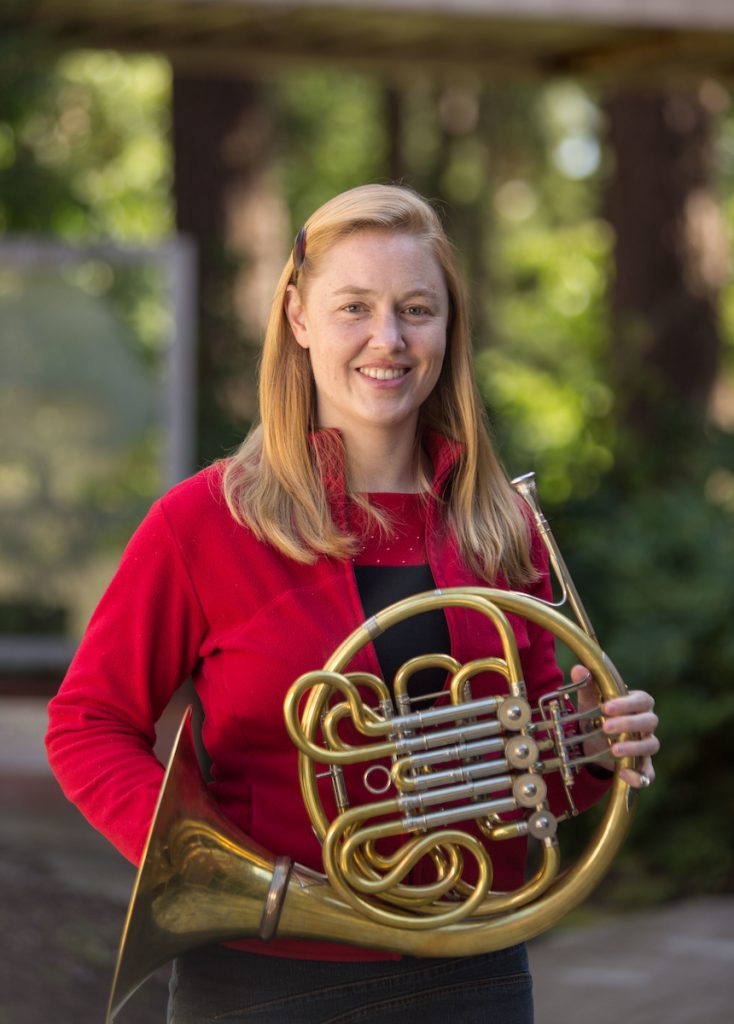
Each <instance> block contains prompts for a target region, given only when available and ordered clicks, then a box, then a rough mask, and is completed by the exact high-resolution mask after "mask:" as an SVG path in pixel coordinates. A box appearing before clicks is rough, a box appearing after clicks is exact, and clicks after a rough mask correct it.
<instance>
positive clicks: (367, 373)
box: [48, 185, 658, 1024]
mask: <svg viewBox="0 0 734 1024" xmlns="http://www.w3.org/2000/svg"><path fill="white" fill-rule="evenodd" d="M260 410H261V423H260V425H259V426H258V427H256V428H255V429H254V430H253V431H252V432H251V433H250V435H249V436H248V438H247V439H246V440H245V442H244V443H243V445H242V447H241V448H240V450H239V451H238V452H237V454H236V455H235V456H234V457H233V458H232V459H230V460H225V461H224V462H223V463H221V464H218V465H215V466H213V467H210V468H209V469H206V470H204V471H203V472H201V473H199V474H197V475H196V476H194V477H193V478H191V479H190V480H188V481H185V482H184V483H182V484H180V485H179V486H178V487H176V488H174V489H173V490H172V491H171V492H169V493H168V494H167V495H165V496H164V497H163V498H162V499H161V500H160V501H159V502H157V503H156V504H155V505H154V506H153V508H152V509H151V511H150V513H149V514H148V516H147V517H146V519H145V520H144V522H143V524H142V525H141V527H140V528H139V530H138V531H137V532H136V534H135V535H134V537H133V538H132V540H131V542H130V544H129V546H128V548H127V550H126V552H125V555H124V556H123V559H122V562H121V565H120V568H119V570H118V572H117V574H116V575H115V577H114V579H113V580H112V583H111V584H110V587H109V589H108V590H107V592H106V594H105V595H104V597H103V599H102V601H101V603H100V605H99V607H98V609H97V611H96V612H95V615H94V617H93V618H92V621H91V623H90V625H89V628H88V630H87V633H86V635H85V637H84V640H83V642H82V644H81V647H80V650H79V652H78V654H77V657H76V658H75V660H74V663H73V664H72V666H71V668H70V670H69V673H68V676H67V678H66V679H65V681H64V684H63V686H62V688H61V690H60V692H59V694H58V696H57V697H56V698H55V699H54V700H53V701H52V703H51V706H50V728H49V733H48V750H49V756H50V760H51V763H52V766H53V767H54V770H55V771H56V773H57V775H58V777H59V779H60V781H61V784H62V786H63V788H64V790H65V792H66V793H67V795H68V796H69V798H70V799H72V800H73V801H74V802H75V803H77V804H78V806H79V807H80V808H81V810H82V811H83V812H84V813H85V814H86V815H87V817H88V818H89V820H90V821H91V822H92V823H93V825H94V826H95V827H96V828H98V829H99V830H100V831H102V832H104V833H105V834H106V835H107V836H108V837H109V838H110V840H111V841H112V842H113V843H115V845H116V846H117V847H118V848H119V849H120V850H121V851H122V852H123V853H124V854H125V855H126V856H127V857H129V858H130V859H131V860H132V861H134V862H136V863H137V862H138V861H139V859H140V856H141V851H142V849H143V846H144V842H145V837H146V834H147V829H148V826H149V823H150V820H151V816H152V813H153V809H154V806H155V802H156V798H157V794H158V790H159V787H160V783H161V779H162V773H163V769H162V766H161V765H160V764H159V763H158V762H157V760H156V759H155V758H154V756H153V753H152V745H153V741H154V737H155V732H154V724H155V722H156V720H157V719H158V718H159V716H160V714H161V713H162V711H163V709H164V708H165V706H166V704H167V703H168V701H169V700H170V699H171V697H172V695H173V693H174V692H175V690H176V688H177V687H178V686H179V685H180V684H181V683H182V682H183V680H185V679H186V678H187V677H188V676H192V677H193V680H194V684H195V686H196V689H197V691H198V694H199V697H200V699H201V703H202V706H203V710H204V715H205V720H204V725H203V734H202V736H203V742H204V745H205V747H206V749H207V752H208V754H209V756H210V758H211V760H212V779H213V781H212V783H211V792H212V793H213V795H214V796H215V798H216V799H217V801H218V803H219V805H220V806H221V808H222V810H223V811H224V813H225V814H226V815H227V816H228V817H229V818H231V819H232V820H233V821H234V822H235V823H236V824H237V825H239V826H240V827H241V828H242V829H243V831H244V832H246V833H247V834H249V835H250V836H252V837H253V838H254V839H255V840H257V841H258V842H259V843H261V844H262V845H263V846H264V847H266V848H267V849H268V850H270V851H271V852H272V853H274V854H287V855H288V856H290V857H291V858H292V859H293V860H295V861H297V862H299V863H301V864H304V865H306V866H310V867H313V868H314V869H316V870H319V869H320V868H321V856H320V847H319V844H318V843H317V842H316V840H315V838H314V836H313V834H312V830H311V827H310V823H309V821H308V818H307V816H306V813H305V811H304V809H303V806H302V803H301V800H300V795H299V792H298V786H297V770H296V754H295V750H294V748H293V747H292V745H291V744H290V742H289V740H288V738H287V736H286V733H285V729H284V726H283V715H282V703H283V697H284V694H285V692H286V690H287V688H288V687H289V685H290V684H291V683H292V682H293V681H294V680H295V679H296V678H297V677H298V676H300V675H301V674H302V673H303V672H304V671H307V670H310V669H314V668H318V667H320V666H321V665H323V664H324V662H325V661H326V659H327V657H328V656H329V655H330V654H331V652H332V651H333V650H334V648H335V647H336V646H337V645H338V644H339V643H340V642H341V641H342V640H343V639H344V638H345V637H346V636H347V635H348V634H349V633H351V632H352V631H353V630H354V629H355V628H356V627H357V626H358V625H359V623H360V622H362V621H363V620H364V618H365V617H366V615H369V614H371V613H372V612H373V611H375V610H376V609H378V608H379V607H381V606H383V605H385V604H387V603H390V602H391V601H393V600H395V599H397V598H398V597H401V596H404V595H406V594H409V593H414V592H418V591H422V590H426V589H432V588H433V587H436V586H438V587H452V586H467V585H485V586H486V585H487V583H488V582H489V583H490V584H492V585H496V586H500V587H512V588H514V589H523V590H526V591H527V592H528V593H531V594H534V595H536V596H548V595H549V593H550V584H549V580H548V575H547V570H546V565H545V560H544V557H543V553H542V545H541V544H540V542H539V540H538V538H537V537H536V536H534V535H533V534H532V531H531V530H530V529H529V527H528V522H527V519H526V516H525V515H524V513H523V511H522V509H521V508H520V506H519V504H518V501H517V499H516V497H515V495H514V492H513V491H512V488H511V487H510V485H509V484H508V483H507V481H506V479H505V477H504V476H503V474H502V471H501V469H500V467H499V464H498V461H497V458H496V456H495V454H494V451H493V449H492V446H491V443H490V441H489V438H488V434H487V431H486V428H485V424H484V422H483V419H482V415H481V412H480V403H479V401H478V398H477V394H476V391H475V386H474V382H473V375H472V364H471V346H470V340H469V334H468V328H467V322H466V314H465V305H464V299H463V296H462V289H461V286H460V282H459V279H458V274H457V270H456V266H455V261H454V255H453V252H452V250H451V247H450V245H449V243H448V241H447V239H446V237H445V235H444V232H443V230H442V228H441V225H440V223H439V221H438V219H437V217H436V215H435V213H434V211H433V210H432V209H431V207H430V206H429V205H428V204H427V203H426V202H425V201H424V200H423V199H421V198H420V197H419V196H417V195H416V194H414V193H413V192H411V191H410V190H408V189H405V188H399V187H393V186H380V185H371V186H365V187H362V188H357V189H353V190H351V191H349V192H346V193H344V194H342V195H340V196H337V197H336V198H335V199H333V200H331V201H330V202H328V203H326V204H325V205H324V206H323V207H322V208H321V209H319V210H317V211H316V213H314V214H313V216H312V217H311V218H310V219H309V221H308V222H307V223H306V225H305V227H304V228H302V229H301V231H300V232H299V234H298V237H297V239H296V244H295V246H294V250H293V252H292V254H291V256H290V258H289V260H288V262H287V264H286V267H285V269H284V271H283V275H282V277H281V280H280V283H279V285H278V288H277V290H276V295H275V299H274V302H273V307H272V313H271V317H270V322H269V325H268V329H267V334H266V339H265V344H264V349H263V358H262V368H261V380H260ZM422 619H423V621H422V627H421V626H419V627H418V628H417V629H410V628H409V629H408V631H407V633H403V635H402V637H400V638H399V639H398V640H397V641H396V640H392V639H389V638H390V634H391V633H392V631H388V632H387V633H386V634H385V639H384V641H383V640H381V642H380V645H377V646H370V647H368V648H365V649H364V651H362V652H361V654H360V655H359V657H358V658H357V659H355V664H354V666H350V667H353V668H355V669H365V670H367V671H371V672H378V673H379V672H380V671H382V672H383V673H384V676H385V678H386V679H389V678H391V677H392V672H393V670H394V668H395V667H396V666H397V665H399V664H400V663H401V662H403V661H405V660H406V658H407V657H409V656H412V655H414V654H417V653H420V652H421V651H437V650H444V651H447V652H448V651H451V652H452V653H453V654H454V655H455V656H456V657H457V658H458V659H459V661H461V662H462V663H463V662H465V661H467V660H469V659H471V658H475V657H480V656H485V655H486V654H487V653H488V652H491V649H492V645H495V647H496V643H497V641H496V637H495V636H493V635H488V634H491V633H492V631H491V629H489V627H484V626H482V627H477V625H476V623H475V621H474V620H473V619H471V617H470V615H469V613H467V612H465V611H462V610H460V609H447V610H446V613H445V614H443V613H442V612H438V613H435V614H433V615H432V616H424V617H422ZM513 629H514V631H515V633H516V637H517V640H518V645H519V647H520V653H521V658H522V662H523V669H524V672H525V678H526V682H527V686H528V690H529V695H530V697H531V699H533V700H535V699H537V697H538V696H539V695H540V694H541V693H543V692H547V691H548V690H551V689H553V688H555V687H556V686H557V684H558V683H559V681H560V674H559V670H558V669H557V667H556V663H555V659H554V651H553V641H552V638H551V637H550V636H549V635H548V634H547V633H546V632H545V631H543V630H541V629H539V628H538V627H536V626H534V625H532V624H529V623H526V622H523V621H520V620H515V619H513ZM582 672H583V669H581V668H580V667H579V668H577V669H575V670H574V673H575V674H576V675H578V674H580V673H582ZM478 684H479V686H480V691H481V686H482V685H484V686H490V688H491V687H492V686H494V687H495V688H496V687H497V682H496V678H494V681H493V682H489V683H487V682H486V681H485V682H482V680H479V681H478ZM436 685H437V683H436V680H435V679H434V678H432V677H431V675H430V673H429V675H428V677H424V678H417V679H416V681H415V690H416V695H417V696H419V697H420V696H421V695H423V697H424V698H425V697H426V695H427V694H428V693H430V692H431V691H432V690H435V688H436ZM438 685H440V682H439V684H438ZM593 691H594V688H593V686H592V685H591V683H589V685H588V686H587V687H586V689H585V690H584V691H583V692H582V697H581V698H580V699H581V701H582V703H584V704H586V705H589V706H590V705H591V704H593V703H594V702H595V696H594V692H593ZM411 692H413V691H411ZM613 704H614V706H613V707H607V708H606V712H607V715H608V716H609V717H608V718H607V719H606V725H605V729H606V730H607V731H608V732H609V733H612V734H614V733H618V732H621V731H625V732H634V733H637V734H639V735H640V737H641V738H640V739H636V740H629V741H627V742H625V743H623V744H620V743H617V744H616V745H615V748H614V753H615V754H616V755H620V756H621V755H633V756H637V757H641V758H644V761H643V768H644V774H643V775H639V774H638V773H637V772H633V771H631V770H629V771H627V772H626V774H625V778H626V781H627V782H629V784H630V785H632V786H639V785H641V784H644V783H645V782H648V783H649V782H650V781H652V779H653V778H654V772H653V768H652V763H651V760H650V758H651V755H652V754H654V753H655V752H656V750H657V747H658V743H657V740H656V739H655V736H654V730H655V727H656V724H657V719H656V717H655V715H654V712H653V710H652V709H653V701H652V698H651V697H649V696H648V695H647V694H644V693H641V692H633V693H631V694H630V695H628V696H626V697H623V698H618V699H617V700H615V701H614V702H613ZM602 774H607V773H604V772H602ZM598 775H599V772H598V771H597V772H596V776H598ZM596 776H595V775H593V774H592V773H591V772H589V771H585V770H582V772H581V773H580V776H579V780H578V782H577V785H576V787H575V797H576V800H577V803H579V804H580V805H588V804H589V803H591V802H593V800H594V799H596V798H597V797H598V796H599V795H600V794H601V793H602V792H603V791H604V789H605V788H606V785H607V780H606V779H604V778H598V777H596ZM354 781H355V784H356V786H357V788H359V786H360V780H359V779H356V780H354ZM557 798H558V794H555V797H554V799H557ZM493 845H496V846H497V847H498V850H497V851H496V853H495V851H494V850H493V859H494V870H495V878H494V883H493V885H494V887H495V888H497V889H510V888H515V887H516V886H517V885H518V884H520V881H521V879H522V875H523V870H524V846H523V844H522V842H521V841H519V840H509V841H507V842H503V843H497V844H493ZM420 867H421V865H420V864H419V865H418V868H420ZM418 868H417V869H416V870H418ZM235 947H236V948H235ZM417 1013H420V1014H421V1016H422V1017H423V1018H424V1020H426V1021H429V1022H430V1021H433V1020H446V1019H451V1020H454V1019H455V1020H459V1019H461V1020H462V1021H464V1022H473V1021H502V1022H503V1024H512V1022H523V1024H527V1022H529V1021H531V1020H532V996H531V985H530V979H529V976H528V974H527V961H526V956H525V951H524V948H523V947H521V946H519V947H514V948H512V949H509V950H503V951H500V952H498V953H493V954H488V955H485V956H480V957H470V958H459V959H446V960H419V959H415V958H412V957H404V958H400V957H397V956H394V955H390V954H385V953H383V952H376V951H373V950H367V949H362V948H359V947H358V946H356V945H355V946H346V945H336V944H333V943H328V942H305V941H297V940H279V939H277V938H276V939H274V940H273V941H272V942H271V943H269V944H268V945H264V944H262V943H261V942H259V941H258V940H243V941H240V942H238V943H236V944H233V947H230V946H227V947H224V946H222V947H216V948H211V949H207V950H200V951H196V952H194V953H192V954H188V955H186V956H183V957H180V958H179V960H178V961H177V962H176V964H175V967H174V973H173V977H172V982H171V1000H170V1006H169V1020H170V1021H174V1022H176V1024H194V1022H197V1024H202V1022H205V1021H211V1020H227V1021H243V1022H244V1021H248V1022H250V1021H257V1022H265V1021H276V1020H288V1021H291V1022H296V1021H304V1022H305V1021H326V1020H329V1021H337V1020H338V1021H340V1022H346V1021H356V1020H361V1021H376V1022H377V1021H380V1022H391V1021H397V1020H399V1019H400V1020H403V1019H404V1018H405V1016H406V1014H408V1015H409V1016H410V1015H411V1014H413V1015H415V1014H417ZM411 1019H412V1018H411Z"/></svg>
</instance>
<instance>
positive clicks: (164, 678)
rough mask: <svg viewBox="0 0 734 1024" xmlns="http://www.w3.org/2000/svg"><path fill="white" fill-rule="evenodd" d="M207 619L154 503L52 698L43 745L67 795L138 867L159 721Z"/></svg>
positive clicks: (158, 777)
mask: <svg viewBox="0 0 734 1024" xmlns="http://www.w3.org/2000/svg"><path fill="white" fill-rule="evenodd" d="M205 632H206V621H205V618H204V614H203V612H202V609H201V606H200V604H199V601H198V599H197V595H196V593H195V590H194V587H193V584H192V582H191V580H190V578H189V576H188V573H187V570H186V566H185V565H184V562H183V559H182V557H181V553H180V551H179V549H178V546H177V544H176V540H175V537H174V536H173V534H172V531H171V528H170V525H169V523H168V521H167V519H166V516H165V513H164V510H163V507H162V505H161V503H160V502H157V503H156V504H155V505H154V506H153V507H152V508H151V510H150V512H149V513H148V515H147V516H146V518H145V519H144V521H143V523H142V524H141V526H140V527H139V528H138V530H137V531H136V533H135V534H134V536H133V538H132V540H131V541H130V543H129V545H128V546H127V548H126V550H125V553H124V554H123V557H122V560H121V562H120V566H119V568H118V570H117V572H116V574H115V576H114V577H113V579H112V581H111V583H110V585H109V587H108V588H107V590H106V592H105V594H104V596H103V597H102V600H101V601H100V603H99V605H98V607H97V609H96V610H95V612H94V615H93V616H92V619H91V621H90V623H89V626H88V628H87V631H86V633H85V635H84V638H83V640H82V642H81V644H80V647H79V649H78V651H77V653H76V656H75V657H74V660H73V662H72V664H71V666H70V668H69V671H68V673H67V675H66V678H65V679H64V681H63V683H62V685H61V688H60V690H59V692H58V694H57V696H56V697H54V699H53V700H52V701H51V702H50V704H49V728H48V733H47V736H46V746H47V750H48V757H49V762H50V764H51V767H52V769H53V771H54V773H55V774H56V776H57V778H58V780H59V783H60V785H61V788H62V789H63V791H64V793H65V794H66V796H67V797H68V799H69V800H71V801H72V802H73V803H74V804H76V805H77V807H78V808H79V809H80V810H81V812H82V813H83V814H84V816H85V817H86V818H87V819H88V820H89V821H90V823H91V824H92V825H93V826H94V827H95V828H96V829H98V830H99V831H100V832H102V833H103V834H104V835H105V836H106V837H107V838H108V839H109V840H110V841H111V842H112V843H113V844H114V845H115V846H116V847H117V848H118V849H119V850H120V852H121V853H122V854H123V855H124V856H125V857H127V858H128V859H129V860H131V861H133V862H134V863H138V862H139V860H140V858H141V855H142V851H143V848H144V845H145V840H146V837H147V833H148V828H149V825H150V821H151V818H152V816H153V812H154V810H155V806H156V801H157V798H158V792H159V789H160V785H161V782H162V779H163V773H164V769H163V766H162V765H161V764H160V762H159V761H158V760H157V758H156V757H155V755H154V753H153V744H154V742H155V722H156V721H157V720H158V718H159V717H160V715H161V713H162V711H163V709H164V708H165V706H166V704H167V703H168V701H169V700H170V698H171V696H172V694H173V693H174V691H175V690H176V688H177V687H178V686H180V685H181V683H183V682H184V680H185V679H186V678H187V677H188V676H189V675H190V674H191V672H192V670H193V668H194V666H195V664H196V662H197V659H198V651H199V649H200V646H201V641H202V638H203V636H204V634H205Z"/></svg>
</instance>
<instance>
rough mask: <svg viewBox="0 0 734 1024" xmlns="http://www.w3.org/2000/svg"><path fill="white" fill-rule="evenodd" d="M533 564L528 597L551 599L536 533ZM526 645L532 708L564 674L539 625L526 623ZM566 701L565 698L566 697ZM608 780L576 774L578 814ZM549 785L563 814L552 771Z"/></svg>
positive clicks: (525, 666) (552, 799)
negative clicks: (535, 573) (533, 574)
mask: <svg viewBox="0 0 734 1024" xmlns="http://www.w3.org/2000/svg"><path fill="white" fill-rule="evenodd" d="M531 555H532V561H533V565H534V566H535V567H536V569H537V570H538V573H539V576H538V579H537V580H536V581H535V582H534V583H533V584H532V585H531V587H530V588H529V589H528V593H529V594H530V596H531V597H535V598H538V599H540V600H542V601H552V600H553V590H552V585H551V580H550V574H549V568H548V555H547V552H546V549H545V546H544V545H543V542H542V540H541V538H540V536H539V535H538V533H537V531H534V532H533V545H532V552H531ZM527 629H528V637H529V641H530V643H529V646H528V647H527V648H526V652H525V653H524V655H523V659H522V660H523V671H524V673H525V682H526V685H527V688H528V697H529V698H530V702H531V704H532V705H533V706H536V705H537V703H538V700H539V699H540V697H541V696H543V694H546V693H551V692H552V691H553V690H555V689H557V688H558V687H559V686H561V685H562V684H563V682H564V677H563V672H562V671H561V669H560V668H559V667H558V662H557V661H556V650H555V639H554V637H553V635H552V634H551V633H550V632H549V631H548V630H546V629H543V628H542V627H541V626H538V625H536V624H535V623H532V622H529V621H528V622H527ZM566 699H567V700H568V698H566ZM611 778H612V776H611V773H610V775H609V777H608V778H606V777H601V778H599V777H597V776H596V775H592V774H591V772H589V771H588V770H587V769H586V768H581V770H580V771H579V772H578V773H577V775H576V781H575V783H574V786H573V789H572V794H573V800H574V803H575V805H576V807H577V808H578V810H579V811H583V810H586V809H587V808H588V807H591V806H592V805H593V804H595V803H597V801H598V800H600V799H601V797H602V796H603V795H604V794H605V793H606V792H607V790H608V789H609V786H610V783H611ZM546 781H547V783H548V799H549V803H550V806H551V809H552V810H553V812H554V814H562V813H563V812H564V811H565V810H567V809H568V802H567V799H566V795H565V790H564V787H563V782H562V780H561V777H560V775H559V774H558V773H557V772H554V773H553V774H551V775H547V776H546Z"/></svg>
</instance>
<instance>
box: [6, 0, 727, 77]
mask: <svg viewBox="0 0 734 1024" xmlns="http://www.w3.org/2000/svg"><path fill="white" fill-rule="evenodd" d="M3 28H4V29H6V30H7V29H9V28H12V29H16V30H17V29H21V30H28V31H33V30H37V31H38V32H39V33H41V34H42V35H44V36H47V37H48V38H49V40H50V41H51V42H52V43H53V44H54V45H58V46H61V47H64V48H68V47H73V48H78V47H94V48H100V47H101V48H108V47H109V48H115V49H120V50H125V51H158V52H161V53H165V54H167V55H169V56H170V57H171V58H173V59H175V60H176V61H177V62H178V63H179V64H184V65H186V66H188V67H190V68H192V69H195V68H200V69H201V70H202V71H211V70H214V69H216V70H217V72H218V73H227V72H231V73H232V74H238V73H243V72H245V73H251V71H252V69H253V67H255V68H257V67H263V66H266V67H271V68H272V67H277V66H278V65H280V64H283V63H288V64H292V63H295V62H299V63H300V62H308V63H309V64H313V63H314V62H322V63H339V64H346V65H348V66H349V67H354V68H365V69H366V68H369V69H375V68H382V69H385V70H389V71H390V72H391V73H392V74H396V75H400V74H401V73H405V74H406V75H407V74H409V73H411V71H414V69H415V68H416V67H422V66H425V67H428V68H432V69H434V70H436V69H440V68H446V69H447V70H449V69H453V70H457V69H466V70H469V71H471V70H478V71H481V72H482V73H483V74H487V73H489V74H498V75H505V74H511V73H530V74H541V75H547V74H568V75H583V76H592V77H597V78H602V79H609V78H611V79H618V78H645V79H650V78H657V79H660V78H667V77H669V76H676V77H680V76H681V75H683V76H691V77H695V78H700V77H702V76H717V77H725V78H728V77H731V76H734V0H306V2H301V3H295V2H293V0H4V3H3V5H2V9H0V30H2V29H3Z"/></svg>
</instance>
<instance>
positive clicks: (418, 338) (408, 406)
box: [286, 231, 449, 439]
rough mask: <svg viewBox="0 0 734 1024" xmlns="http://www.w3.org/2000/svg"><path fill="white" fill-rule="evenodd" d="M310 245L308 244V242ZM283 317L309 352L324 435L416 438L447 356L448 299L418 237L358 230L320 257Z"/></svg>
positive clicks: (433, 261)
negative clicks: (404, 434)
mask: <svg viewBox="0 0 734 1024" xmlns="http://www.w3.org/2000/svg"><path fill="white" fill-rule="evenodd" d="M306 245H307V246H308V241H307V242H306ZM286 312H287V315H288V319H289V321H290V324H291V329H292V330H293V334H294V336H295V339H296V341H297V342H298V344H299V345H301V347H302V348H305V349H308V351H309V354H310V358H311V369H312V372H313V376H314V381H315V384H316V400H317V417H318V425H319V426H320V427H338V428H339V429H340V430H341V431H342V432H343V433H344V435H345V437H346V438H347V439H348V438H349V435H350V434H353V433H354V432H355V431H357V430H359V431H365V430H368V431H374V430H375V429H379V430H381V431H389V432H393V431H403V430H406V431H412V432H413V433H414V432H415V429H416V426H417V419H418V410H419V409H420V406H421V405H422V403H423V402H424V401H425V400H426V398H427V397H428V395H430V393H431V391H432V390H433V388H434V387H435V385H436V381H437V380H438V376H439V374H440V372H441V366H442V364H443V359H444V354H445V352H446V331H447V326H448V314H449V297H448V291H447V288H446V283H445V280H444V276H443V271H442V270H441V267H440V265H439V263H438V261H437V260H436V258H435V256H434V255H433V252H432V250H431V247H430V245H429V244H428V243H427V242H426V241H424V240H422V239H420V238H417V237H415V236H414V235H410V234H407V233H402V234H401V233H394V232H387V231H362V232H359V233H357V234H354V235H350V236H349V237H347V238H344V239H342V240H341V241H339V242H338V243H337V244H336V245H334V246H333V247H332V248H331V249H330V250H329V251H328V252H327V253H326V254H325V256H324V257H323V258H322V260H321V262H320V265H319V267H318V271H317V273H316V274H314V276H313V277H311V278H309V280H308V284H307V289H306V293H305V295H301V294H300V293H299V292H298V291H297V289H296V287H295V286H293V285H291V286H290V287H289V289H288V294H287V296H286Z"/></svg>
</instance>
